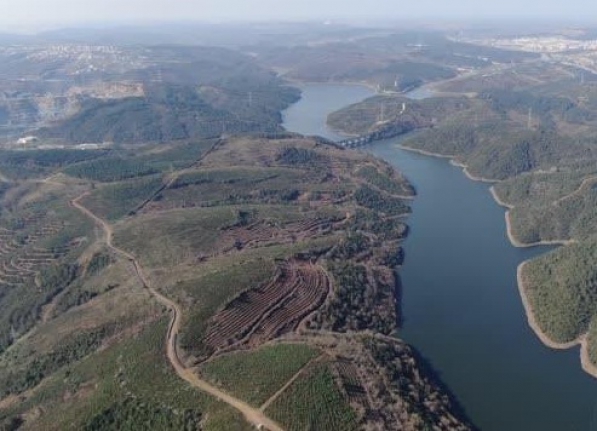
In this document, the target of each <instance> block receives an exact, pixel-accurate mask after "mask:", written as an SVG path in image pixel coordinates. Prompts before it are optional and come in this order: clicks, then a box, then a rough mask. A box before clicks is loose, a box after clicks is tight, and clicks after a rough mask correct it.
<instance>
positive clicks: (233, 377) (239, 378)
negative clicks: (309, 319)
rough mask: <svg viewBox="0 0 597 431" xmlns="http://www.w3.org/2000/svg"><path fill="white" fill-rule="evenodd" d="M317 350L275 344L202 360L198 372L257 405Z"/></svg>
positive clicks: (302, 345) (300, 346) (280, 385)
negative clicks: (206, 360)
mask: <svg viewBox="0 0 597 431" xmlns="http://www.w3.org/2000/svg"><path fill="white" fill-rule="evenodd" d="M318 354H319V352H318V351H317V350H316V349H314V348H312V347H309V346H307V345H304V344H277V345H273V346H266V347H262V348H260V349H258V350H255V351H251V352H235V353H231V354H229V355H225V356H222V357H219V358H217V359H215V360H213V361H209V362H206V363H205V364H204V365H203V366H202V367H201V373H202V374H203V375H204V376H205V377H206V378H208V379H209V380H211V381H213V382H214V383H215V384H217V385H218V386H220V387H222V388H224V389H225V390H226V391H228V392H230V393H232V394H234V395H235V396H237V397H239V398H242V399H243V400H246V401H247V402H248V403H250V404H252V405H255V406H260V405H262V404H263V403H264V402H266V401H267V400H268V398H269V397H271V396H272V395H274V393H275V392H276V391H277V390H279V389H280V388H282V387H283V386H284V384H285V383H286V382H288V381H289V380H290V379H291V378H292V376H294V375H295V374H296V373H298V372H299V371H300V370H301V369H302V368H303V367H304V366H305V365H306V364H307V363H308V362H309V361H310V360H312V359H314V358H315V357H317V355H318Z"/></svg>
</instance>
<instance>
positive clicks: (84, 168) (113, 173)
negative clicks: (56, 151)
mask: <svg viewBox="0 0 597 431" xmlns="http://www.w3.org/2000/svg"><path fill="white" fill-rule="evenodd" d="M63 172H64V173H65V174H67V175H70V176H73V177H77V178H85V179H88V180H92V181H101V182H112V181H120V180H124V179H127V178H136V177H143V176H146V175H152V174H157V173H159V170H157V169H156V168H154V167H152V166H151V165H149V164H147V163H143V162H141V161H138V160H134V159H123V158H120V157H110V158H104V159H100V160H94V161H90V162H84V163H79V164H77V165H73V166H69V167H68V168H66V169H64V171H63Z"/></svg>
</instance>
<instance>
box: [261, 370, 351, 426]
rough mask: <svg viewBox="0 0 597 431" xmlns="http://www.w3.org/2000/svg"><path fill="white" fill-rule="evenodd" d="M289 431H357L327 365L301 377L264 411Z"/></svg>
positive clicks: (309, 371) (346, 404)
mask: <svg viewBox="0 0 597 431" xmlns="http://www.w3.org/2000/svg"><path fill="white" fill-rule="evenodd" d="M265 413H266V414H267V415H269V416H271V417H272V418H273V419H274V420H276V421H277V422H279V423H280V424H282V425H283V426H284V428H285V429H286V430H288V431H304V430H307V429H312V430H335V431H349V430H356V429H357V426H358V424H357V415H356V413H355V412H354V411H353V410H352V409H351V408H350V406H349V405H348V402H347V401H346V400H345V399H344V397H343V396H342V394H341V393H340V390H339V389H338V387H337V385H336V382H335V379H334V376H333V375H332V372H331V371H330V369H329V366H328V365H327V364H317V365H314V366H313V367H311V368H310V369H309V370H307V371H306V372H305V374H304V375H302V376H300V377H299V378H298V379H297V380H296V381H295V382H293V383H292V385H290V387H289V388H288V389H287V390H286V391H284V392H283V393H282V394H281V395H280V397H279V398H278V399H276V400H275V401H274V402H273V403H272V404H271V405H270V406H269V407H268V408H267V409H266V411H265Z"/></svg>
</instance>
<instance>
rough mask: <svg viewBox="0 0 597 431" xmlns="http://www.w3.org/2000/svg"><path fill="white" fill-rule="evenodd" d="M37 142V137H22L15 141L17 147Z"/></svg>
mask: <svg viewBox="0 0 597 431" xmlns="http://www.w3.org/2000/svg"><path fill="white" fill-rule="evenodd" d="M38 141H39V139H38V138H37V136H24V137H22V138H19V140H18V141H17V144H18V145H31V144H35V143H37V142H38Z"/></svg>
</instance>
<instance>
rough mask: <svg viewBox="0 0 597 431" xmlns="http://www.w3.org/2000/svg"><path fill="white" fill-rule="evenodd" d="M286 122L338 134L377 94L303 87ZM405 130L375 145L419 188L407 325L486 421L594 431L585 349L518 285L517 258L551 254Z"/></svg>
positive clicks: (594, 386) (504, 426)
mask: <svg viewBox="0 0 597 431" xmlns="http://www.w3.org/2000/svg"><path fill="white" fill-rule="evenodd" d="M302 90H303V95H302V98H301V100H300V101H299V102H297V103H296V104H295V105H293V106H292V107H291V108H289V109H288V110H287V111H286V113H285V127H286V128H287V129H288V130H290V131H293V132H298V133H302V134H306V135H312V134H318V135H322V136H324V137H327V138H329V139H338V138H339V137H338V135H337V134H335V133H334V132H333V131H330V130H327V129H326V127H325V118H326V117H327V114H329V113H330V112H332V111H334V110H336V109H338V108H340V107H342V106H345V105H347V104H350V103H355V102H357V101H360V100H362V99H363V98H365V97H367V96H370V95H372V92H371V91H370V90H369V89H367V88H364V87H355V86H343V85H305V86H303V87H302ZM399 142H400V138H394V139H389V140H386V141H380V142H377V143H375V144H374V145H372V146H369V147H367V149H366V150H367V151H370V152H371V153H373V154H374V155H376V156H378V157H380V158H382V159H384V160H386V161H387V162H388V163H390V164H392V165H393V166H395V167H396V168H397V169H399V170H400V171H402V172H403V173H404V174H405V175H406V176H407V177H408V178H409V180H410V181H411V182H412V184H413V185H414V186H415V188H416V190H417V198H416V199H415V200H414V202H413V203H412V208H413V214H412V215H411V216H410V217H409V219H408V225H409V227H410V233H409V236H408V238H407V240H406V241H405V243H404V247H405V251H406V260H405V263H404V265H403V267H402V268H401V270H400V275H401V278H402V286H403V292H402V313H403V318H404V322H403V328H402V330H401V334H400V336H401V337H402V338H403V339H404V340H405V341H407V342H408V343H410V344H411V345H413V346H414V347H415V348H416V349H417V350H418V351H419V352H420V353H421V355H422V356H423V357H425V358H426V359H427V360H428V361H429V363H430V364H431V365H432V367H433V368H434V369H435V370H436V371H437V373H438V376H439V377H440V378H441V380H442V381H443V382H444V383H445V384H446V385H447V386H448V387H449V388H450V389H451V390H452V392H453V393H454V395H455V396H456V397H457V399H458V401H459V402H460V404H461V405H462V407H463V408H464V410H465V412H466V413H467V415H468V416H469V418H470V419H471V420H472V421H473V423H474V424H475V425H476V426H478V427H479V428H480V429H482V430H491V431H493V430H496V431H498V430H499V431H502V430H504V431H511V430H512V431H517V430H521V431H522V430H525V431H529V430H554V431H556V430H557V431H562V430H565V431H568V430H570V431H573V430H578V431H585V430H597V380H595V379H594V378H592V377H591V376H589V375H588V374H586V373H584V372H583V371H582V370H581V368H580V362H579V350H578V348H574V349H571V350H567V351H556V350H552V349H549V348H547V347H545V346H544V345H543V344H541V342H540V341H539V339H538V338H537V337H536V336H535V335H534V333H533V332H532V330H531V329H530V328H529V327H528V324H527V320H526V316H525V313H524V309H523V306H522V302H521V299H520V296H519V293H518V288H517V284H516V268H517V266H518V264H519V263H521V262H522V261H524V260H527V259H530V258H532V257H534V256H537V255H539V254H542V253H545V252H549V250H550V249H549V248H547V247H537V248H530V249H518V248H515V247H513V246H512V245H511V244H510V242H509V241H508V239H507V237H506V229H505V222H504V209H503V208H501V207H499V206H498V205H497V204H496V203H495V201H494V200H493V198H492V197H491V195H490V193H489V190H488V189H489V186H488V185H487V184H483V183H477V182H473V181H471V180H469V179H467V178H466V176H465V175H464V174H463V173H462V170H461V169H460V168H457V167H455V166H452V165H450V164H449V163H448V162H447V161H446V160H444V159H437V158H433V157H429V156H423V155H419V154H415V153H411V152H407V151H404V150H401V149H400V148H399V147H398V143H399Z"/></svg>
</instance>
